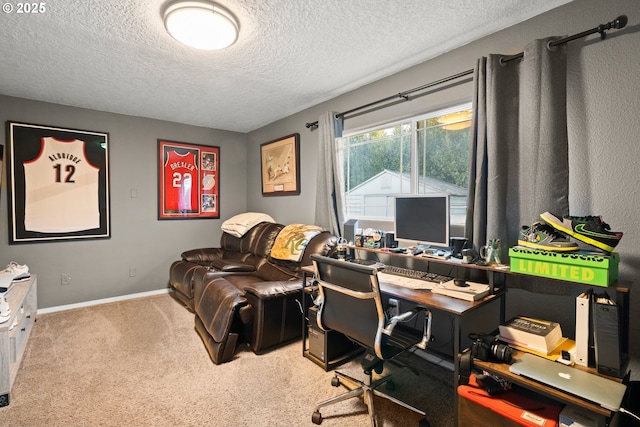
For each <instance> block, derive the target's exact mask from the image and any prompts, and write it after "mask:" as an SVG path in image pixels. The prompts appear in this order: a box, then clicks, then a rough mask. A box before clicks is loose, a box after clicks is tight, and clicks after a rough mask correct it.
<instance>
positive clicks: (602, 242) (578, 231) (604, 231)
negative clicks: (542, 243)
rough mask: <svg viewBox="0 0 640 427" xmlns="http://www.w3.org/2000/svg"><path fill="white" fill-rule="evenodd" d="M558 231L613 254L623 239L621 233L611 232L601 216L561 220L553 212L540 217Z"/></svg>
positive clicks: (572, 217) (571, 217)
mask: <svg viewBox="0 0 640 427" xmlns="http://www.w3.org/2000/svg"><path fill="white" fill-rule="evenodd" d="M540 218H542V219H543V220H545V221H546V222H547V223H548V224H549V225H551V226H552V227H553V228H555V229H556V230H559V231H562V232H563V233H567V234H568V235H570V236H573V237H575V238H576V239H578V240H580V241H582V242H585V243H586V244H588V245H591V246H595V247H596V248H598V249H602V250H603V251H606V252H613V249H614V248H615V247H616V245H617V244H618V243H619V242H620V239H622V234H623V233H622V232H621V231H610V230H611V227H609V224H607V223H606V222H604V221H603V220H602V217H601V216H594V215H590V216H569V215H567V216H564V217H562V218H560V217H559V216H557V215H554V214H552V213H551V212H545V213H543V214H541V215H540Z"/></svg>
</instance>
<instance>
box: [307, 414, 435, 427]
mask: <svg viewBox="0 0 640 427" xmlns="http://www.w3.org/2000/svg"><path fill="white" fill-rule="evenodd" d="M311 422H312V423H314V424H316V425H320V424H322V414H321V413H320V411H315V412H314V413H313V415H311ZM427 427H429V426H427Z"/></svg>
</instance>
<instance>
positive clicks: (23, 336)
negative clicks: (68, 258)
mask: <svg viewBox="0 0 640 427" xmlns="http://www.w3.org/2000/svg"><path fill="white" fill-rule="evenodd" d="M6 297H7V302H8V303H9V307H10V308H11V316H10V317H9V320H7V321H6V322H4V323H2V324H0V407H1V406H7V405H8V404H9V393H10V392H11V387H12V386H13V382H14V380H15V379H16V375H17V374H18V369H19V368H20V362H21V361H22V356H23V355H24V349H25V347H26V345H27V341H28V339H29V334H31V329H32V328H33V324H34V322H35V321H36V311H37V308H38V307H37V306H38V297H37V280H36V275H35V274H32V275H31V278H30V279H29V280H27V281H25V282H19V283H14V284H13V285H11V288H9V291H8V292H7V294H6Z"/></svg>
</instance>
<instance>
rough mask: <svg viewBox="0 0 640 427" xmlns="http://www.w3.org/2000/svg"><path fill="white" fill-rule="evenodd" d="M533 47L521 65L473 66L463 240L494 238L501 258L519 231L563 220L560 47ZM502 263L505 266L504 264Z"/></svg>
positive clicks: (496, 58) (489, 61)
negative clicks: (549, 216) (543, 219)
mask: <svg viewBox="0 0 640 427" xmlns="http://www.w3.org/2000/svg"><path fill="white" fill-rule="evenodd" d="M551 40H553V38H549V39H544V40H535V41H534V42H532V43H531V44H529V45H528V46H527V47H526V48H525V50H524V57H523V58H522V59H517V60H512V61H508V62H504V61H502V62H501V59H502V58H504V56H503V55H489V56H488V57H486V58H485V57H483V58H480V59H479V60H478V61H477V64H476V67H475V74H474V98H473V113H474V118H473V130H472V144H471V145H472V147H471V167H470V177H471V179H470V184H469V198H468V204H467V223H466V229H465V234H466V237H467V239H469V240H471V241H472V242H473V244H474V245H475V247H476V248H479V247H481V246H483V245H485V244H486V241H487V240H488V239H500V242H501V249H502V250H501V259H502V260H506V258H507V256H506V255H507V253H508V248H509V247H511V246H514V245H516V244H517V240H518V232H519V229H520V227H521V226H522V225H531V224H533V223H534V222H536V221H540V214H541V213H543V212H545V211H551V212H553V213H555V214H559V215H566V214H568V213H569V202H568V192H569V161H568V141H567V112H566V49H565V45H564V44H563V45H560V46H556V47H552V48H549V47H548V42H549V41H551ZM503 262H504V261H503Z"/></svg>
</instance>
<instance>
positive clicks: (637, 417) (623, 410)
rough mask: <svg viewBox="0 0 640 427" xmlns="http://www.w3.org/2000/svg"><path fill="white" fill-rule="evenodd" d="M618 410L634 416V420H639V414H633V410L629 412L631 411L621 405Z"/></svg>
mask: <svg viewBox="0 0 640 427" xmlns="http://www.w3.org/2000/svg"><path fill="white" fill-rule="evenodd" d="M619 412H622V413H623V414H627V415H629V416H630V417H632V418H635V419H636V420H638V421H640V417H639V416H637V415H636V414H634V413H633V412H631V411H627V410H626V409H624V408H623V407H622V406H621V407H620V409H619Z"/></svg>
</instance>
